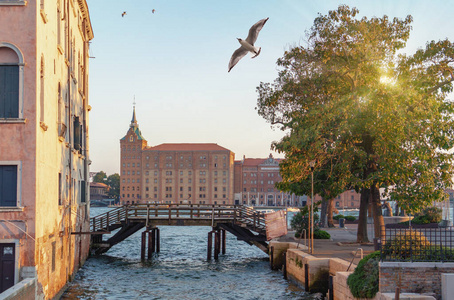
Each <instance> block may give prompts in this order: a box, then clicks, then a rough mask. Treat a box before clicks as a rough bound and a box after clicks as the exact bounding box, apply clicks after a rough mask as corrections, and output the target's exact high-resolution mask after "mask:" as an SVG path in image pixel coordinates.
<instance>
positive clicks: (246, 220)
mask: <svg viewBox="0 0 454 300" xmlns="http://www.w3.org/2000/svg"><path fill="white" fill-rule="evenodd" d="M162 225H170V226H211V227H212V228H213V232H212V233H222V232H221V231H223V230H224V231H228V232H230V233H232V234H234V235H235V236H236V237H237V239H238V240H243V241H245V242H247V243H249V244H250V245H255V246H257V247H259V248H260V249H261V250H263V251H264V252H266V253H267V252H268V243H267V237H266V225H265V213H263V212H260V211H257V210H254V209H252V208H250V207H247V206H242V205H230V206H225V205H205V204H135V205H125V206H121V207H119V208H116V209H113V210H111V211H109V212H106V213H104V214H101V215H98V216H95V217H93V218H91V220H90V231H91V232H90V233H91V236H92V243H91V251H92V253H93V254H102V253H105V252H106V251H108V250H109V249H110V248H111V247H112V246H114V245H116V244H118V243H120V242H122V241H123V240H125V239H126V238H127V237H129V236H131V235H132V234H134V233H136V232H137V231H139V230H140V229H142V228H146V232H148V233H149V234H150V236H149V237H148V239H149V240H150V242H149V249H152V250H151V251H155V250H156V247H157V251H159V231H158V229H157V226H162ZM117 229H119V230H118V231H117V232H116V233H115V234H114V235H113V236H109V237H108V238H107V239H106V240H103V236H104V235H106V234H110V233H111V232H112V231H114V230H117ZM222 239H225V232H224V233H223V236H222ZM145 240H146V237H144V235H143V236H142V249H144V247H145V245H144V243H145ZM208 240H209V243H210V236H209V238H208ZM151 241H152V242H151ZM220 243H221V241H220V237H218V236H217V235H216V236H215V249H216V247H217V245H218V244H219V245H220ZM222 243H223V252H224V251H225V250H224V248H225V245H224V244H225V243H224V241H222ZM150 247H151V248H150ZM210 247H211V245H210V244H209V245H208V248H209V249H210ZM218 248H219V247H218ZM143 251H144V250H143ZM215 251H218V252H219V249H217V250H215ZM215 257H216V252H215Z"/></svg>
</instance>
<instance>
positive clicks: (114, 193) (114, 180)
mask: <svg viewBox="0 0 454 300" xmlns="http://www.w3.org/2000/svg"><path fill="white" fill-rule="evenodd" d="M106 184H107V185H108V186H109V187H110V189H109V198H111V199H115V202H118V201H120V175H119V174H118V173H115V174H112V175H109V177H107V181H106Z"/></svg>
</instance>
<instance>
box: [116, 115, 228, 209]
mask: <svg viewBox="0 0 454 300" xmlns="http://www.w3.org/2000/svg"><path fill="white" fill-rule="evenodd" d="M120 147H121V151H120V153H121V154H120V155H121V158H120V176H121V180H120V203H121V204H133V203H149V202H160V203H193V204H233V164H234V158H235V154H234V153H233V152H232V151H230V150H228V149H226V148H223V147H221V146H219V145H217V144H213V143H211V144H195V143H188V144H181V143H180V144H161V145H157V146H154V147H148V145H147V141H146V140H145V139H144V138H143V136H142V133H141V132H140V130H139V125H138V123H137V119H136V113H135V108H134V110H133V116H132V120H131V124H130V126H129V130H128V132H127V133H126V135H125V136H124V137H123V138H122V139H121V140H120Z"/></svg>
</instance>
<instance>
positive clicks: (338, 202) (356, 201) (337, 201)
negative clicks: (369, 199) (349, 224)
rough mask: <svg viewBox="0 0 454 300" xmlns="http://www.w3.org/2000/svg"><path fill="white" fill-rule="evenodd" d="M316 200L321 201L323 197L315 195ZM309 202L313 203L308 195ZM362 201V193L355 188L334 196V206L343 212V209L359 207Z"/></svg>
mask: <svg viewBox="0 0 454 300" xmlns="http://www.w3.org/2000/svg"><path fill="white" fill-rule="evenodd" d="M314 198H315V202H318V201H321V200H322V197H320V196H319V195H315V197H314ZM308 201H309V204H310V203H311V200H310V197H308ZM360 203H361V194H360V193H357V192H356V191H355V190H347V191H345V192H343V193H341V194H339V195H338V196H337V197H335V198H334V208H335V209H337V210H338V211H339V213H342V210H343V209H358V208H359V205H360Z"/></svg>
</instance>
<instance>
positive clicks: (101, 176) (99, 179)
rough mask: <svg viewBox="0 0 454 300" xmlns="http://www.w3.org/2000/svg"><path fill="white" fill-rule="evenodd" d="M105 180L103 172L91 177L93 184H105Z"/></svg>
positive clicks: (105, 176)
mask: <svg viewBox="0 0 454 300" xmlns="http://www.w3.org/2000/svg"><path fill="white" fill-rule="evenodd" d="M105 178H107V175H106V173H105V172H104V171H101V172H98V173H96V175H95V176H94V177H93V182H101V183H105V181H104V179H105Z"/></svg>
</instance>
